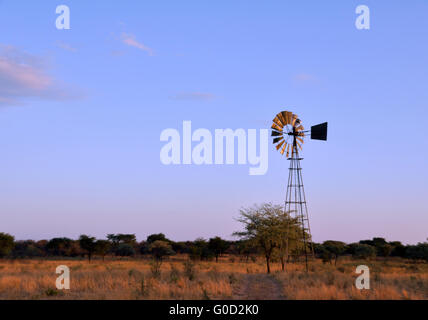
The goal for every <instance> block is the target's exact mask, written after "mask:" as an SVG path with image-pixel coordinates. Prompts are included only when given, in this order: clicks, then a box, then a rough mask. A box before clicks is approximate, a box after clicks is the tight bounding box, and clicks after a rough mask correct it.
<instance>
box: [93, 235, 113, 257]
mask: <svg viewBox="0 0 428 320" xmlns="http://www.w3.org/2000/svg"><path fill="white" fill-rule="evenodd" d="M110 248H111V243H110V241H108V240H97V242H95V253H97V254H99V255H100V256H101V257H103V261H104V257H105V256H106V254H107V253H108V252H109V251H110Z"/></svg>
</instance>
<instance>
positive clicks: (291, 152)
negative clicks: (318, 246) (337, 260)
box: [271, 111, 327, 271]
mask: <svg viewBox="0 0 428 320" xmlns="http://www.w3.org/2000/svg"><path fill="white" fill-rule="evenodd" d="M271 128H272V137H273V144H274V145H275V147H276V150H278V151H279V152H280V153H281V155H284V154H285V156H286V157H287V159H288V160H289V161H290V166H289V173H288V182H287V191H286V196H285V207H284V209H285V212H287V213H290V215H291V214H293V215H294V218H295V219H296V220H297V222H298V225H299V227H300V229H301V241H296V243H297V246H296V248H295V256H296V257H297V258H298V257H300V256H302V255H303V256H304V258H305V263H306V271H308V258H309V257H314V249H313V244H312V235H311V229H310V225H309V215H308V208H307V205H306V195H305V189H304V186H303V177H302V167H301V165H300V161H301V160H303V158H300V156H299V150H300V151H302V145H303V143H304V139H305V138H306V137H307V136H310V138H311V139H312V140H323V141H326V140H327V122H324V123H321V124H318V125H315V126H312V127H311V129H310V130H305V128H304V127H303V125H302V121H301V120H300V119H299V117H298V116H297V115H296V114H293V113H292V112H290V111H282V112H280V113H278V114H277V115H276V116H275V118H274V119H273V123H272V127H271ZM288 233H289V232H288Z"/></svg>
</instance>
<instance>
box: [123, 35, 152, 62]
mask: <svg viewBox="0 0 428 320" xmlns="http://www.w3.org/2000/svg"><path fill="white" fill-rule="evenodd" d="M121 40H122V42H123V43H124V44H126V45H128V46H131V47H135V48H137V49H140V50H142V51H145V52H147V53H148V54H149V56H153V55H154V52H153V49H151V48H149V47H147V46H145V45H144V44H142V43H141V42H138V41H137V39H136V38H135V35H133V34H130V33H125V32H123V33H122V34H121Z"/></svg>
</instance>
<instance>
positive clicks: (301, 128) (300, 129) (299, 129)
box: [296, 125, 305, 131]
mask: <svg viewBox="0 0 428 320" xmlns="http://www.w3.org/2000/svg"><path fill="white" fill-rule="evenodd" d="M304 129H305V128H303V126H302V125H300V126H298V127H297V128H296V130H297V131H302V130H304Z"/></svg>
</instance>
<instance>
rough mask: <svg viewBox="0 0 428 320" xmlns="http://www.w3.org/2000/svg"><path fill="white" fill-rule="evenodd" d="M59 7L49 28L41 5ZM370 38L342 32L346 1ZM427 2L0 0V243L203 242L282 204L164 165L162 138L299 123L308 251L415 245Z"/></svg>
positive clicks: (422, 188) (224, 178)
mask: <svg viewBox="0 0 428 320" xmlns="http://www.w3.org/2000/svg"><path fill="white" fill-rule="evenodd" d="M60 4H65V5H67V6H68V7H69V8H70V29H69V30H58V29H57V28H56V24H55V21H56V19H57V17H58V16H59V15H58V14H56V12H55V10H56V7H57V6H58V5H60ZM360 4H364V5H367V6H368V7H369V9H370V29H369V30H358V29H357V28H356V27H355V20H356V18H357V16H358V15H357V14H356V13H355V9H356V7H357V6H358V5H360ZM427 12H428V2H427V1H423V0H414V1H411V2H408V1H393V0H391V1H380V0H377V1H369V0H365V1H364V2H362V1H353V0H346V1H343V0H341V1H273V0H271V1H220V0H219V1H190V0H189V1H129V0H127V1H126V0H125V1H99V0H98V1H97V0H94V1H65V0H63V1H61V2H59V1H51V0H46V1H23V0H14V1H11V0H0V150H1V151H0V220H1V223H0V232H7V233H10V234H12V235H14V236H15V238H16V239H50V238H53V237H59V236H61V237H62V236H66V237H71V238H77V237H78V236H79V235H80V234H89V235H92V236H96V237H97V238H104V237H105V235H106V234H108V233H135V234H136V235H137V238H138V239H139V240H144V239H145V238H146V237H147V235H149V234H152V233H158V232H163V233H165V234H166V236H167V237H169V238H171V239H173V240H177V241H178V240H194V239H195V238H197V237H204V238H210V237H213V236H217V235H219V236H221V237H224V238H227V239H233V237H232V233H233V232H234V231H237V230H240V229H241V228H242V226H241V225H240V224H239V223H238V222H237V221H236V219H237V218H238V216H239V210H240V208H242V207H249V206H252V205H254V204H260V203H263V202H272V203H277V204H281V203H283V201H284V198H285V191H286V190H285V188H286V182H287V174H288V165H289V164H288V161H287V160H286V159H285V158H284V157H281V156H280V154H279V153H278V152H276V150H275V149H274V147H273V146H272V145H270V146H269V169H268V171H267V173H266V174H265V175H260V176H251V175H249V174H248V166H247V165H238V164H235V165H200V166H197V165H169V166H167V165H164V164H162V163H161V161H160V150H161V148H162V146H163V145H164V144H165V143H164V142H161V141H160V134H161V132H162V131H163V130H164V129H167V128H175V129H177V130H178V131H181V130H182V124H183V121H186V120H190V121H191V122H192V128H194V129H196V128H207V129H208V130H210V131H213V132H214V130H215V129H226V128H231V129H237V128H244V129H245V130H248V129H268V128H270V126H271V122H272V119H273V117H274V116H275V115H276V114H277V113H278V112H279V111H283V110H289V111H292V112H294V113H295V114H297V115H298V116H299V117H300V119H302V122H303V124H304V125H305V126H306V127H310V126H311V125H315V124H318V123H321V122H325V121H328V123H329V133H328V141H327V142H323V141H315V140H312V141H311V140H307V141H306V142H305V145H304V149H303V158H304V160H303V161H302V167H303V179H304V183H305V191H306V196H307V200H308V209H309V218H310V223H311V231H312V236H313V240H314V241H316V242H321V241H324V240H329V239H333V240H342V241H345V242H354V241H358V240H361V239H370V238H372V237H384V238H386V239H387V240H389V241H393V240H398V241H402V242H403V243H417V242H424V241H426V239H427V238H428V199H427V194H428V193H427V191H428V173H427V171H428V170H427V161H426V158H427V155H428V143H427V138H428V133H427V130H426V127H427V124H428V123H427V122H428V121H427V116H428V81H427V74H428V41H427V37H428V19H426V15H427Z"/></svg>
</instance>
